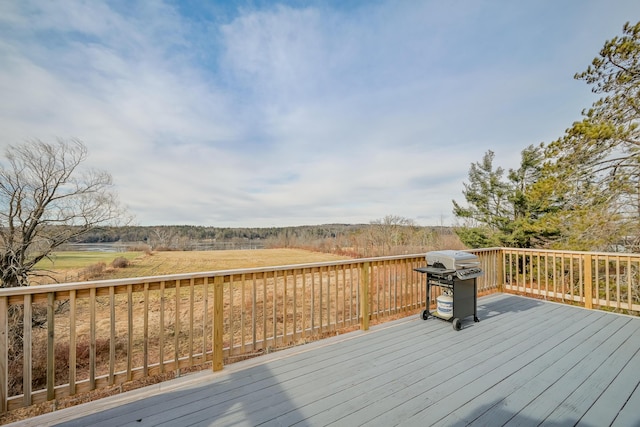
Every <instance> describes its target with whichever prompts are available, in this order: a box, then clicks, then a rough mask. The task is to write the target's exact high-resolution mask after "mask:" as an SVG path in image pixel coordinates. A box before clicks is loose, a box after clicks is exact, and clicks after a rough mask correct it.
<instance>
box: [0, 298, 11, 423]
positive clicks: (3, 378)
mask: <svg viewBox="0 0 640 427" xmlns="http://www.w3.org/2000/svg"><path fill="white" fill-rule="evenodd" d="M8 331H9V300H8V298H7V297H0V414H5V413H6V412H7V398H8V397H9V394H8V392H9V390H8V384H9V370H8V368H9V333H8Z"/></svg>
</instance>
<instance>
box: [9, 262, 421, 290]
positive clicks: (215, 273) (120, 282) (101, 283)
mask: <svg viewBox="0 0 640 427" xmlns="http://www.w3.org/2000/svg"><path fill="white" fill-rule="evenodd" d="M420 257H424V254H408V255H390V256H383V257H369V258H353V259H347V260H335V261H320V262H311V263H303V264H287V265H275V266H265V267H250V268H235V269H226V270H209V271H198V272H191V273H178V274H162V275H157V276H140V277H130V278H123V279H106V280H87V281H83V282H67V283H53V284H45V285H33V286H20V287H15V288H0V297H3V296H17V295H25V294H32V295H33V294H46V293H49V292H62V291H70V290H81V289H90V288H96V289H97V288H107V287H111V286H124V285H142V284H145V283H157V282H162V281H165V282H171V281H176V280H189V279H192V278H193V279H202V278H205V277H219V276H235V275H242V274H256V273H272V272H274V271H291V270H301V269H308V268H321V267H331V266H338V265H351V264H364V263H365V262H379V261H394V260H405V259H412V258H420Z"/></svg>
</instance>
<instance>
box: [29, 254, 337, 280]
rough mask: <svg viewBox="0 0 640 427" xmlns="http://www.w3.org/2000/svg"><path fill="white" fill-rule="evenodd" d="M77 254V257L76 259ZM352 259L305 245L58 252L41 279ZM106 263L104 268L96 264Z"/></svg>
mask: <svg viewBox="0 0 640 427" xmlns="http://www.w3.org/2000/svg"><path fill="white" fill-rule="evenodd" d="M74 257H77V259H76V261H74ZM118 257H125V258H127V259H128V260H129V265H128V266H127V267H126V268H113V267H111V263H112V262H113V261H114V260H115V259H116V258H118ZM342 259H350V258H349V257H347V256H340V255H335V254H328V253H322V252H313V251H309V250H304V249H255V250H233V251H186V252H183V251H179V252H153V253H151V254H146V253H143V252H121V253H99V252H89V253H82V252H73V253H65V252H63V253H61V254H59V255H58V256H57V261H56V265H55V268H54V266H53V265H52V264H51V263H50V262H49V264H47V265H46V266H45V265H42V266H40V267H41V268H48V269H51V270H53V274H52V275H51V276H52V278H44V277H43V278H41V281H40V282H39V283H42V284H47V283H55V282H56V281H57V282H60V283H64V282H80V281H86V280H96V279H101V280H103V279H104V280H108V279H125V278H129V277H146V276H162V275H165V274H181V273H196V272H201V271H219V270H232V269H236V268H252V267H268V266H279V265H291V264H305V263H311V262H323V261H335V260H342ZM100 264H104V268H96V267H97V266H99V265H100Z"/></svg>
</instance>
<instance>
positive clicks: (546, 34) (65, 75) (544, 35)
mask: <svg viewBox="0 0 640 427" xmlns="http://www.w3.org/2000/svg"><path fill="white" fill-rule="evenodd" d="M638 20H640V2H639V1H638V0H562V1H558V0H537V1H526V2H523V1H512V0H456V1H443V0H436V1H432V0H425V1H419V0H388V1H386V0H372V1H356V0H335V1H295V0H291V1H286V0H285V1H281V2H276V1H273V2H272V1H259V0H253V1H249V0H244V1H236V2H233V1H228V2H225V1H219V0H215V1H214V0H211V1H205V0H184V1H180V0H173V1H170V0H165V1H162V0H158V1H130V0H119V1H104V0H47V1H42V0H5V1H0V132H1V137H0V149H1V150H3V149H4V148H5V147H6V146H7V145H9V144H19V143H20V142H23V141H25V140H28V139H33V138H39V139H41V140H44V141H55V139H56V138H79V139H81V140H82V141H84V142H85V144H86V145H87V146H88V147H89V159H88V160H87V162H86V164H87V166H91V167H98V168H101V169H104V170H107V171H108V172H110V173H111V174H112V175H113V178H114V180H115V183H116V188H115V190H116V191H117V193H118V194H119V197H120V199H121V201H122V202H123V204H125V205H126V206H127V207H128V208H129V211H130V212H131V213H132V214H133V215H134V216H135V219H136V222H137V223H138V224H140V225H160V224H190V225H205V226H219V227H236V226H237V227H244V226H246V227H269V226H287V225H305V224H327V223H368V222H370V221H373V220H376V219H380V218H382V217H384V216H385V215H389V214H391V215H398V216H402V217H405V218H410V219H413V220H415V221H416V222H417V223H418V224H420V225H438V224H444V225H452V224H454V221H455V218H454V217H453V215H452V213H451V211H452V203H451V200H452V199H455V200H458V201H463V200H464V198H463V196H462V189H463V186H462V184H463V182H465V181H466V180H467V174H468V170H469V166H470V164H471V163H472V162H475V161H479V160H480V159H481V158H482V156H483V154H484V153H485V152H486V151H487V150H493V151H494V152H495V153H496V160H495V162H496V165H499V166H503V167H505V168H510V167H517V164H518V161H519V156H520V152H521V151H522V149H524V148H525V147H526V146H528V145H529V144H537V143H540V142H550V141H552V140H554V139H556V138H558V137H560V136H562V134H563V132H564V130H565V129H566V128H567V127H569V126H570V125H571V123H572V122H573V121H575V120H578V119H580V112H581V110H582V109H583V108H585V107H588V106H589V105H590V104H591V103H592V102H593V101H594V99H595V95H593V94H592V93H591V92H590V88H589V86H587V85H586V83H584V82H582V81H577V80H574V79H573V75H574V74H575V73H576V72H580V71H583V70H584V69H586V67H587V66H588V65H589V64H590V62H591V61H592V60H593V58H594V57H595V56H596V55H597V54H598V52H599V50H600V48H601V47H602V46H603V44H604V42H605V40H608V39H611V38H613V37H614V36H616V35H619V34H620V33H621V29H622V25H623V24H624V23H625V22H626V21H631V22H633V23H635V22H637V21H638Z"/></svg>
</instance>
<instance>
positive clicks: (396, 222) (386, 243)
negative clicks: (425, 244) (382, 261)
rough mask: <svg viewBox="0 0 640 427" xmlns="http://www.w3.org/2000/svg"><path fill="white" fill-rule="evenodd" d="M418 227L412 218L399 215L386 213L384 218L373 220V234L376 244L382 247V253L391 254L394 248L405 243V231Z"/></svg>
mask: <svg viewBox="0 0 640 427" xmlns="http://www.w3.org/2000/svg"><path fill="white" fill-rule="evenodd" d="M415 227H416V224H415V222H414V221H413V220H412V219H409V218H404V217H401V216H398V215H386V216H385V217H384V218H382V219H376V220H374V221H371V234H372V240H373V242H374V245H375V246H377V247H378V248H381V249H382V255H390V254H391V252H392V250H393V248H395V247H397V246H400V245H401V244H403V243H404V242H403V239H404V237H406V236H405V235H404V234H403V233H406V232H407V230H410V231H413V229H414V228H415Z"/></svg>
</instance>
